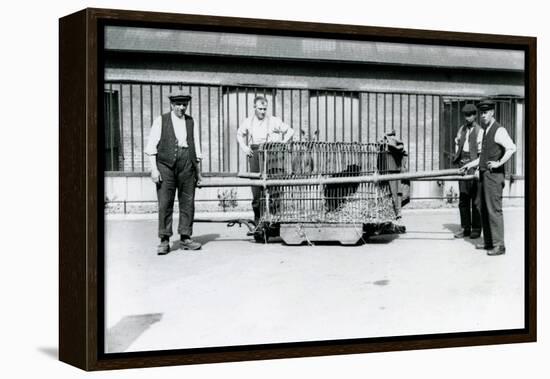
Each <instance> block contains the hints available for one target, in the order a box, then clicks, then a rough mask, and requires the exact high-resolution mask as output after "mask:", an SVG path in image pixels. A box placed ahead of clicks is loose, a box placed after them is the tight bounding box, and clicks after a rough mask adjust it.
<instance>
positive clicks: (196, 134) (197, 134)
mask: <svg viewBox="0 0 550 379" xmlns="http://www.w3.org/2000/svg"><path fill="white" fill-rule="evenodd" d="M193 139H194V140H195V155H196V156H197V159H202V149H201V133H200V130H199V125H198V124H197V123H195V126H194V129H193Z"/></svg>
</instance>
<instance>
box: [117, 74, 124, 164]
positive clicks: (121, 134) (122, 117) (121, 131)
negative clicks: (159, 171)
mask: <svg viewBox="0 0 550 379" xmlns="http://www.w3.org/2000/svg"><path fill="white" fill-rule="evenodd" d="M122 87H123V85H122V84H120V95H119V100H118V101H119V104H120V107H119V111H118V117H119V119H120V148H121V150H122V171H124V157H125V154H124V109H123V104H124V101H123V97H122V95H123V94H122Z"/></svg>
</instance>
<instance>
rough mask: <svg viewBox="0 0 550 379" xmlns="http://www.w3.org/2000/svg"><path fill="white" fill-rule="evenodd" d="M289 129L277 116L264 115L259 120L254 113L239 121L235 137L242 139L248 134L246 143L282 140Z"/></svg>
mask: <svg viewBox="0 0 550 379" xmlns="http://www.w3.org/2000/svg"><path fill="white" fill-rule="evenodd" d="M289 130H292V129H290V126H288V125H287V124H285V123H284V122H283V121H282V120H281V119H280V118H278V117H275V116H269V115H266V116H265V118H264V119H263V120H259V119H258V117H256V115H255V114H254V115H252V116H250V117H248V118H246V119H244V120H243V121H242V122H241V125H240V126H239V129H237V138H239V137H240V138H241V139H242V140H243V141H244V136H245V135H246V134H248V140H247V141H246V142H247V144H248V145H251V144H260V143H264V142H283V140H284V138H283V137H284V135H285V133H288V132H289Z"/></svg>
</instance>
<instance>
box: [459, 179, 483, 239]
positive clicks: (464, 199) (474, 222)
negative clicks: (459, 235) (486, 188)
mask: <svg viewBox="0 0 550 379" xmlns="http://www.w3.org/2000/svg"><path fill="white" fill-rule="evenodd" d="M477 187H478V184H477V180H475V179H474V180H461V181H459V183H458V189H459V191H460V194H459V197H458V210H459V211H460V224H461V225H462V228H463V229H464V230H469V231H476V232H481V216H480V214H479V208H478V206H479V204H478V198H477V192H478V188H477Z"/></svg>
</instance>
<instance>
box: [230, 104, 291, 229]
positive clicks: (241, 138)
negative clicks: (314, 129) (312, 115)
mask: <svg viewBox="0 0 550 379" xmlns="http://www.w3.org/2000/svg"><path fill="white" fill-rule="evenodd" d="M293 135H294V130H293V129H292V128H291V127H290V126H288V125H287V124H285V123H284V122H283V121H282V120H281V119H280V118H278V117H275V116H271V115H267V99H266V98H265V97H263V96H256V97H255V98H254V114H253V115H252V116H250V117H248V118H246V119H245V120H243V121H242V122H241V124H240V126H239V129H238V130H237V142H238V143H239V146H240V148H241V150H242V151H243V152H244V153H245V154H246V155H247V156H248V160H249V163H250V172H260V155H259V152H258V148H259V145H260V144H261V143H264V142H288V141H289V140H290V139H291V138H292V136H293ZM261 195H262V189H261V188H260V187H252V209H253V211H254V223H255V224H256V225H258V223H259V221H260V198H261Z"/></svg>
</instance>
